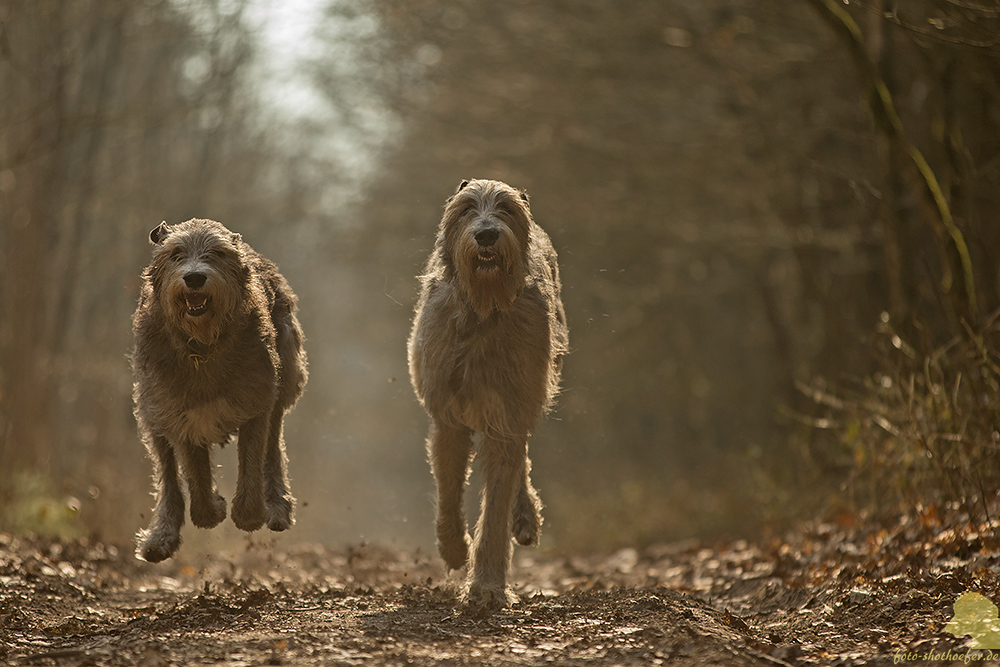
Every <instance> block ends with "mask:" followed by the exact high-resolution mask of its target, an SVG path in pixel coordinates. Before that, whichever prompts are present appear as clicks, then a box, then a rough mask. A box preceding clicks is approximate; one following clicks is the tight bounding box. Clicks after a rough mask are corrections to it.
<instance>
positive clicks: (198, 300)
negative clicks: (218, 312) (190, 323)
mask: <svg viewBox="0 0 1000 667" xmlns="http://www.w3.org/2000/svg"><path fill="white" fill-rule="evenodd" d="M184 304H185V305H186V306H187V314H188V317H200V316H201V315H204V314H205V313H207V312H208V295H207V294H205V293H204V292H189V293H188V294H185V295H184Z"/></svg>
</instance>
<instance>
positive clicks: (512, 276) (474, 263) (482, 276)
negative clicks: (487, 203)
mask: <svg viewBox="0 0 1000 667" xmlns="http://www.w3.org/2000/svg"><path fill="white" fill-rule="evenodd" d="M516 246H517V243H516V240H515V239H514V237H513V235H512V234H511V233H509V232H507V233H504V234H502V235H501V237H500V239H499V240H498V241H497V243H495V244H494V245H492V246H489V247H488V248H483V247H481V246H480V245H479V244H478V243H476V241H475V239H474V238H473V237H472V234H471V232H469V233H466V234H464V235H463V238H462V239H461V240H460V241H459V245H458V248H457V249H456V253H455V256H454V257H453V262H454V265H455V271H456V274H457V276H458V281H459V285H460V288H461V290H462V292H463V293H464V295H465V297H466V298H467V299H468V301H469V304H470V305H471V306H472V309H473V310H474V311H475V312H476V314H477V315H478V316H479V317H480V318H484V317H486V316H488V315H489V314H490V313H492V312H493V311H494V310H506V309H508V308H510V307H511V305H512V304H513V303H514V300H515V299H517V295H518V294H519V293H520V291H521V286H522V285H523V283H524V268H523V263H522V259H521V253H520V252H519V251H518V249H517V247H516Z"/></svg>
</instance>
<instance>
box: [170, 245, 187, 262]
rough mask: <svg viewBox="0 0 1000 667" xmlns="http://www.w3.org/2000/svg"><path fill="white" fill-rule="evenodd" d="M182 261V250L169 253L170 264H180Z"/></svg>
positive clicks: (176, 249)
mask: <svg viewBox="0 0 1000 667" xmlns="http://www.w3.org/2000/svg"><path fill="white" fill-rule="evenodd" d="M183 259H184V248H174V249H173V250H172V251H171V253H170V261H171V262H180V261H182V260H183Z"/></svg>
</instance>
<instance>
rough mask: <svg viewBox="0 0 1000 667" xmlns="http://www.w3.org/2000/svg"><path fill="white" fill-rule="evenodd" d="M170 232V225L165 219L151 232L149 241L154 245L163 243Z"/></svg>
mask: <svg viewBox="0 0 1000 667" xmlns="http://www.w3.org/2000/svg"><path fill="white" fill-rule="evenodd" d="M169 232H170V227H169V226H168V225H167V221H166V220H164V221H163V222H161V223H160V224H159V225H157V226H156V227H153V229H152V231H150V232H149V242H150V243H152V244H153V245H159V244H161V243H163V239H165V238H167V234H168V233H169Z"/></svg>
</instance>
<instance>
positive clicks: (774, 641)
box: [0, 519, 1000, 667]
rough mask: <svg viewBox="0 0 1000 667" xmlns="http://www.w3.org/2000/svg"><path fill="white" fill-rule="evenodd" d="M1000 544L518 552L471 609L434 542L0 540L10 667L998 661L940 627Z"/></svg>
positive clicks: (826, 543)
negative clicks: (481, 608)
mask: <svg viewBox="0 0 1000 667" xmlns="http://www.w3.org/2000/svg"><path fill="white" fill-rule="evenodd" d="M992 541H995V540H993V539H992V538H990V539H987V538H985V537H983V536H982V535H981V531H976V530H973V529H972V527H969V528H964V529H954V528H947V527H944V526H942V525H940V524H935V523H934V522H933V521H920V520H917V519H912V520H907V521H903V522H901V523H900V524H898V525H896V526H893V527H891V528H883V529H881V530H875V529H866V530H860V529H851V528H846V529H845V528H838V527H835V526H832V525H814V526H812V527H810V528H808V529H806V530H803V531H801V532H800V533H798V534H797V535H796V536H792V537H786V538H785V539H784V540H782V541H778V540H771V541H769V542H768V543H767V544H764V545H754V544H751V543H748V542H746V541H736V542H732V543H724V544H716V545H704V544H696V543H683V544H674V545H666V546H659V547H650V548H647V549H644V550H642V551H638V550H635V549H622V550H620V551H618V552H616V553H613V554H610V555H604V556H600V557H597V556H594V557H589V558H583V557H563V556H553V555H546V554H545V553H544V552H534V551H529V550H519V551H518V553H517V555H516V556H515V572H514V581H515V583H516V590H517V591H518V594H519V596H520V598H521V600H520V602H519V603H518V604H516V605H515V606H514V607H512V608H511V609H508V610H505V611H502V612H500V613H497V614H495V615H493V616H491V617H487V618H476V617H473V616H470V615H468V614H465V613H463V610H462V608H461V606H460V605H459V604H458V602H457V600H456V596H455V590H456V586H457V583H456V581H457V580H456V578H455V577H454V576H453V577H451V578H447V577H445V575H444V570H443V567H442V566H441V565H440V563H439V562H438V559H437V558H436V557H433V556H432V555H428V554H421V553H416V554H412V553H404V552H398V551H394V550H388V549H382V548H378V547H371V546H359V547H352V548H349V549H347V550H339V551H333V550H329V549H326V548H322V547H316V546H306V545H301V546H293V547H288V548H280V549H279V548H277V547H275V545H274V544H273V543H269V542H266V541H265V542H262V541H259V538H251V539H249V540H248V541H247V545H246V548H245V550H244V551H243V552H242V553H239V554H235V555H231V556H224V557H222V556H218V557H214V558H202V559H197V560H188V559H186V558H185V556H184V554H183V550H182V552H181V555H180V557H179V559H177V560H175V561H171V562H168V563H167V564H161V565H157V566H150V565H147V564H145V563H141V562H139V561H136V560H134V559H133V558H132V556H131V554H129V553H122V552H121V551H120V550H118V549H116V548H115V547H112V546H108V545H103V544H100V543H95V542H91V541H87V540H82V541H63V540H51V539H41V538H25V537H12V536H4V535H0V664H10V665H24V664H31V665H109V666H110V665H131V666H135V665H138V666H140V667H161V666H165V665H192V664H215V665H231V666H237V665H239V666H243V665H304V666H305V665H362V664H363V665H411V664H416V665H423V664H444V665H480V664H490V665H538V664H557V665H657V664H668V663H669V664H672V665H674V664H676V665H710V664H724V665H834V664H836V665H889V664H900V663H901V662H906V663H907V664H927V663H934V662H939V661H942V660H945V661H949V662H951V661H954V660H955V659H956V657H955V656H959V657H958V658H957V659H959V660H961V661H963V662H972V661H985V660H986V659H988V658H990V657H991V656H990V654H988V653H987V652H985V651H977V650H970V648H969V647H970V646H972V643H971V642H972V640H970V639H969V638H961V639H957V638H955V637H953V636H952V635H951V634H949V633H947V632H946V631H945V624H946V623H947V622H948V621H949V620H950V619H951V616H952V605H953V604H954V602H955V600H956V599H957V598H958V596H959V595H961V594H962V593H963V592H966V591H969V590H975V591H979V592H981V593H983V594H984V595H985V596H986V597H987V598H991V599H996V596H997V593H998V583H1000V579H998V577H997V574H996V570H997V563H998V560H1000V559H998V558H997V557H996V556H995V553H996V549H995V545H992V546H991V542H992ZM949 651H950V654H949V653H948V652H949ZM997 656H1000V652H995V653H994V654H993V657H994V659H995V657H997Z"/></svg>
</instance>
